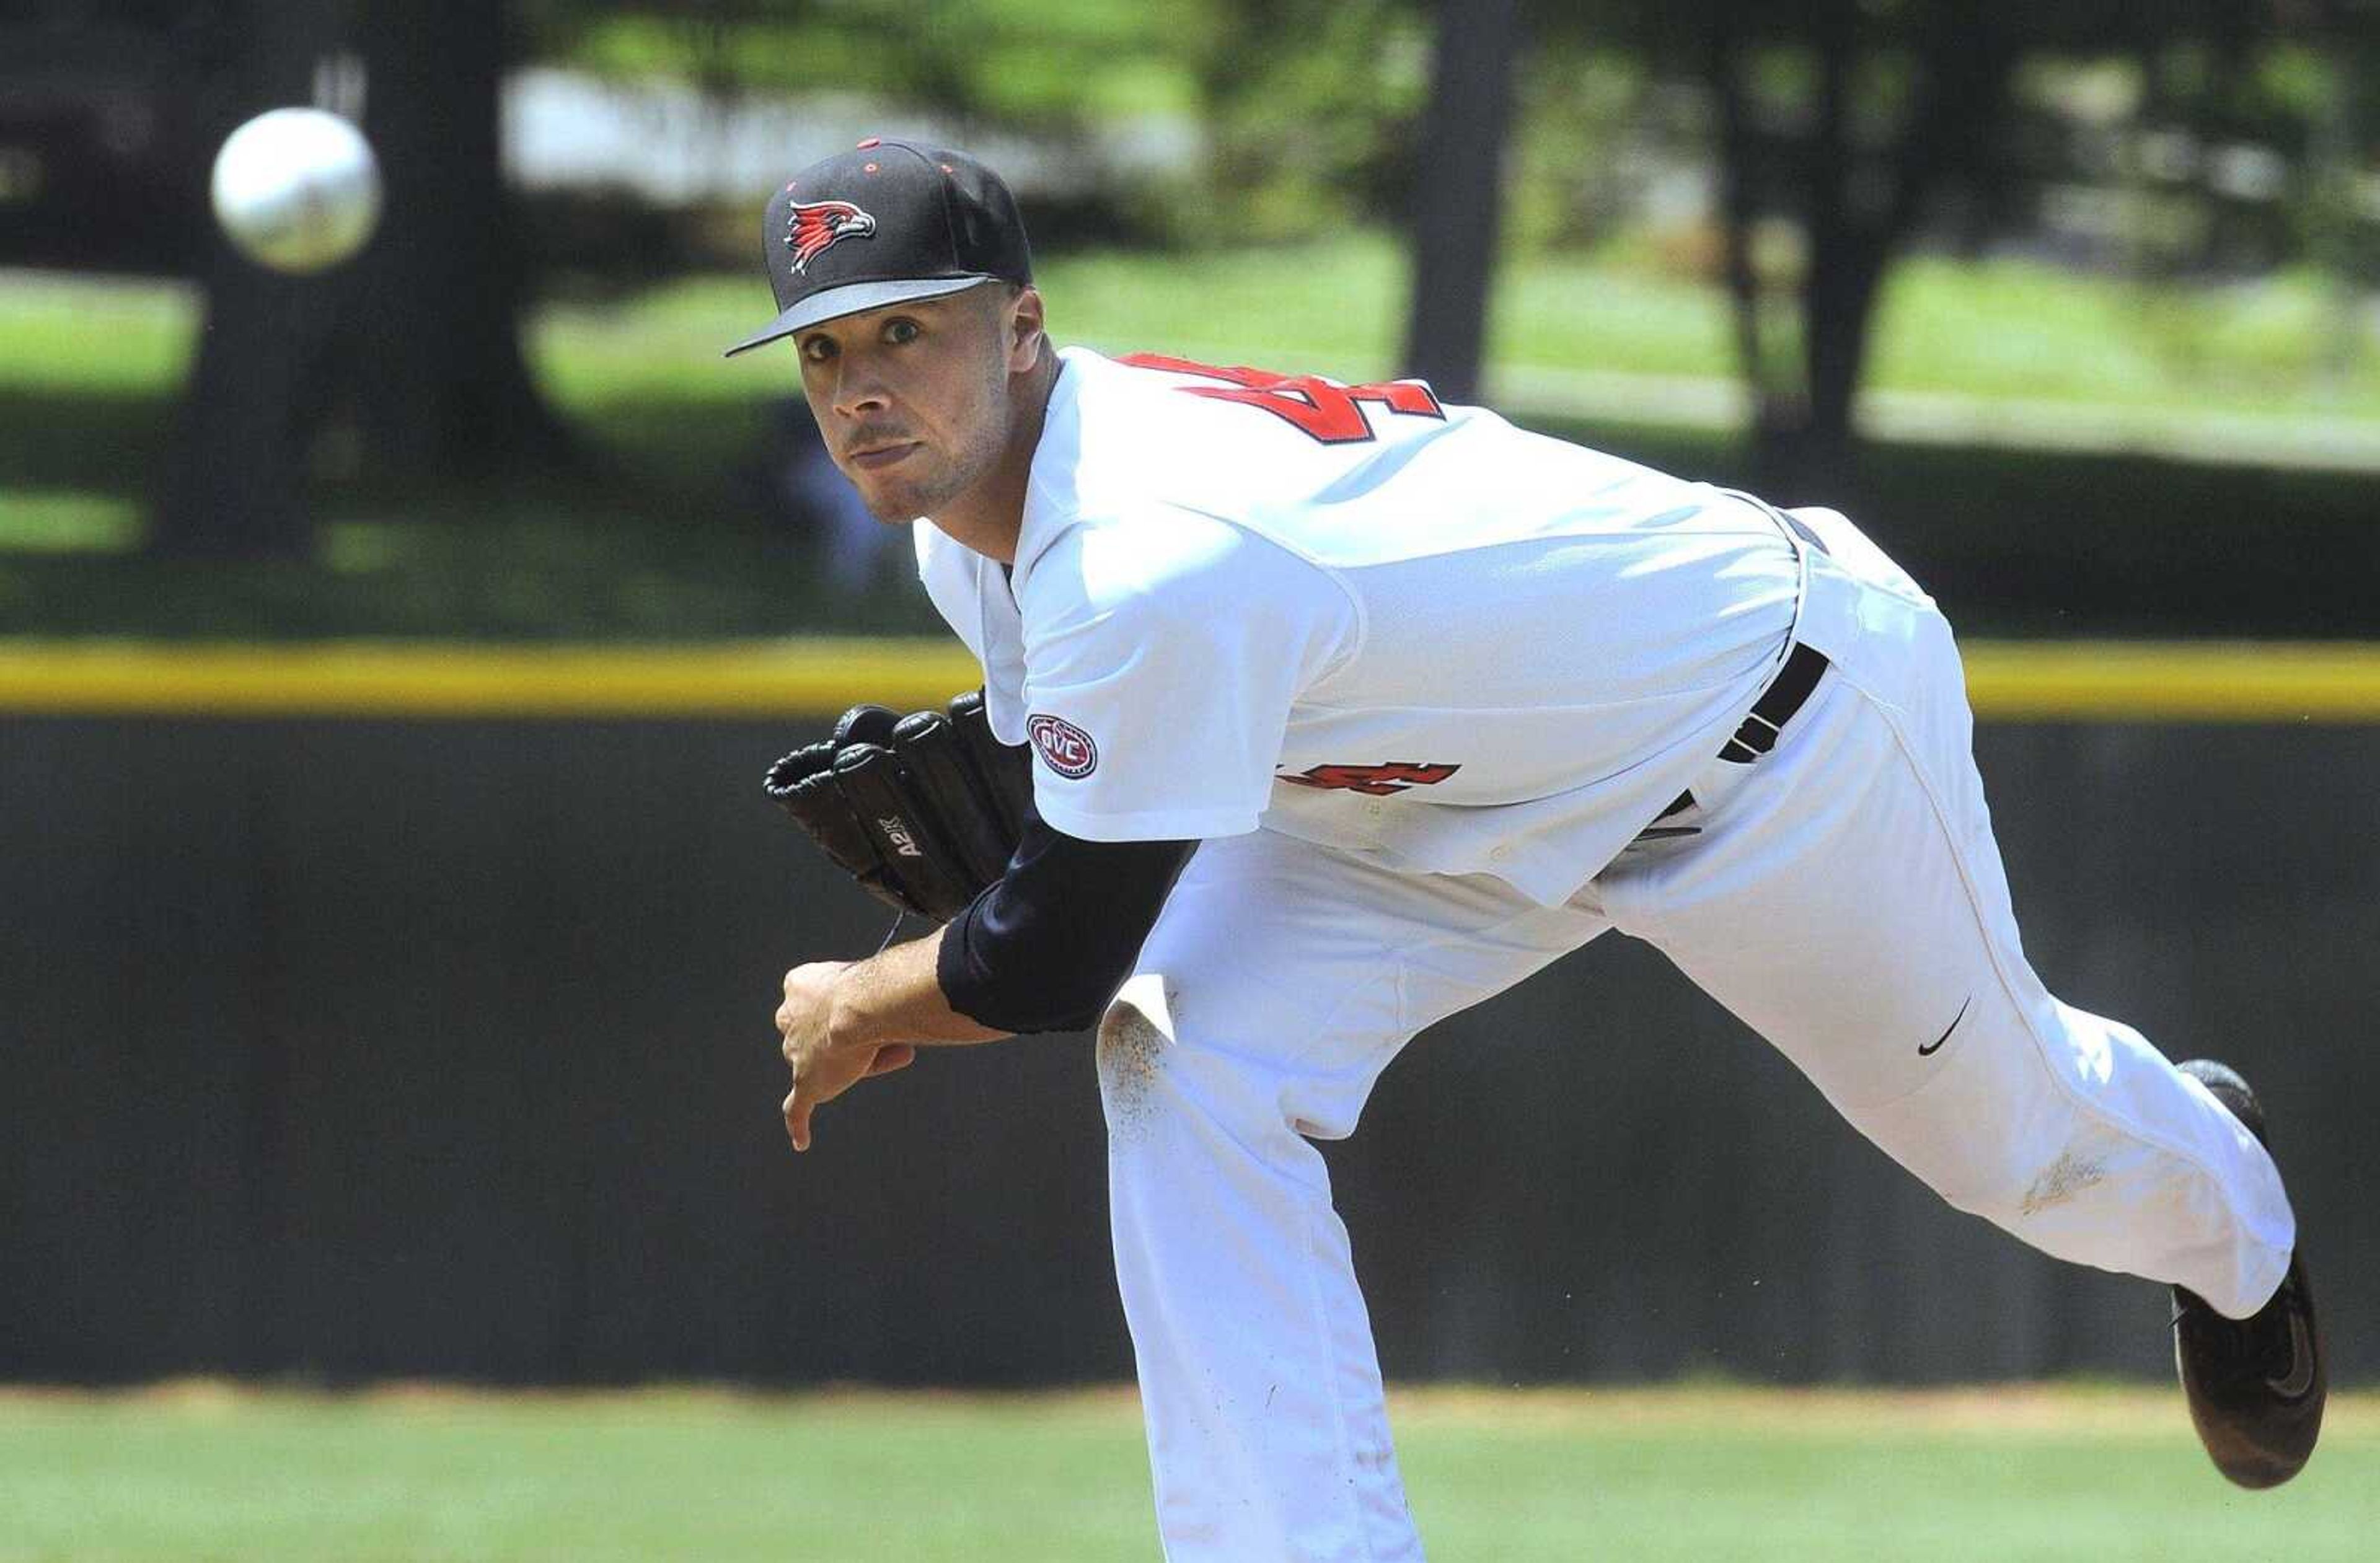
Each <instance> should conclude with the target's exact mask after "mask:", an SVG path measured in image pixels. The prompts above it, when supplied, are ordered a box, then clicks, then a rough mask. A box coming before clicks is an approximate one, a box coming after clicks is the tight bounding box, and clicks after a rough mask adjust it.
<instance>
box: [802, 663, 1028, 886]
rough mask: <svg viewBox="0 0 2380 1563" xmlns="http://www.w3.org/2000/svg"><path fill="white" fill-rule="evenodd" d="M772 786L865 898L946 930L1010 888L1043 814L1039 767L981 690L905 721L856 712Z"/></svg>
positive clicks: (863, 709) (875, 709) (877, 709)
mask: <svg viewBox="0 0 2380 1563" xmlns="http://www.w3.org/2000/svg"><path fill="white" fill-rule="evenodd" d="M767 786H768V792H769V796H771V798H774V799H775V800H776V801H777V803H778V804H779V806H782V807H783V809H784V811H785V812H786V813H787V814H790V815H792V816H793V817H794V823H795V824H796V825H799V826H800V827H801V828H802V829H803V830H807V831H808V832H809V833H810V839H811V840H813V841H815V842H818V844H819V845H820V846H821V847H824V848H825V849H826V854H827V855H828V856H829V857H831V858H832V859H834V861H835V863H836V864H837V866H840V867H842V868H843V869H844V871H845V872H846V873H848V874H850V875H851V876H852V877H853V878H856V879H857V880H858V881H859V884H860V888H861V889H863V890H865V891H868V894H870V895H872V896H874V897H876V899H877V900H879V901H881V902H883V903H885V904H886V905H888V906H892V907H896V908H898V909H899V910H901V911H903V912H914V913H916V914H917V915H919V916H921V917H930V918H932V919H933V920H934V921H935V922H937V923H946V922H948V921H950V920H951V919H952V918H953V917H955V916H957V915H959V914H960V913H961V912H963V911H965V909H966V905H967V903H969V902H971V901H973V900H974V899H975V897H976V892H977V891H980V890H982V889H983V887H984V886H986V885H988V884H990V883H991V882H992V881H993V880H994V879H997V878H1000V876H1001V873H1002V870H1004V869H1005V868H1006V867H1007V866H1008V859H1009V855H1010V854H1012V853H1014V851H1015V850H1016V840H1017V837H1018V835H1019V834H1020V833H1021V832H1022V831H1023V830H1024V828H1025V821H1026V818H1028V817H1029V816H1030V815H1031V813H1032V810H1033V770H1032V761H1031V757H1030V756H1029V754H1028V753H1027V752H1026V749H1025V747H1024V745H1007V744H1003V743H1002V742H1000V740H998V739H997V738H994V737H993V736H992V735H991V724H990V721H988V720H987V719H986V717H985V716H984V710H983V693H982V691H980V690H973V691H970V692H968V693H967V694H965V695H959V696H954V697H952V700H951V702H950V705H949V707H948V709H946V710H940V711H918V712H916V713H914V714H912V715H909V716H902V715H900V714H899V713H898V712H895V711H892V710H889V709H886V708H884V707H882V706H854V707H853V708H851V709H849V710H847V711H845V712H844V713H843V719H842V720H841V721H837V722H836V723H835V724H834V733H833V734H832V736H830V737H827V738H824V739H821V740H820V741H819V742H818V743H815V744H806V745H803V746H802V747H800V748H798V749H795V751H794V752H793V753H792V754H790V755H787V756H786V757H784V758H783V759H781V760H779V761H778V762H777V763H776V764H774V765H772V766H771V767H770V768H769V779H768V782H767Z"/></svg>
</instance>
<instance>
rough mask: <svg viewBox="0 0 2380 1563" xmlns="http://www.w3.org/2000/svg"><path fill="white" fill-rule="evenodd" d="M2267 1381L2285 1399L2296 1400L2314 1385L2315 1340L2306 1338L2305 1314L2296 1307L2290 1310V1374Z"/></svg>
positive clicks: (2274, 1391)
mask: <svg viewBox="0 0 2380 1563" xmlns="http://www.w3.org/2000/svg"><path fill="white" fill-rule="evenodd" d="M2265 1384H2267V1385H2268V1386H2270V1387H2271V1388H2272V1391H2273V1393H2274V1394H2276V1395H2278V1396H2279V1397H2280V1398H2281V1399H2284V1400H2294V1399H2297V1398H2298V1397H2299V1396H2301V1395H2302V1394H2304V1393H2305V1392H2306V1391H2307V1390H2309V1389H2311V1388H2313V1342H2312V1341H2311V1340H2308V1339H2306V1327H2305V1316H2304V1315H2301V1314H2300V1313H2299V1312H2298V1311H2297V1310H2296V1309H2294V1308H2292V1309H2290V1310H2289V1376H2288V1377H2287V1378H2267V1379H2266V1380H2265Z"/></svg>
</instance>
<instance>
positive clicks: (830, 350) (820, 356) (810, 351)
mask: <svg viewBox="0 0 2380 1563" xmlns="http://www.w3.org/2000/svg"><path fill="white" fill-rule="evenodd" d="M801 352H802V362H804V363H806V364H822V363H825V362H826V361H827V360H828V359H829V358H832V357H834V338H832V337H831V336H806V337H804V338H802V347H801Z"/></svg>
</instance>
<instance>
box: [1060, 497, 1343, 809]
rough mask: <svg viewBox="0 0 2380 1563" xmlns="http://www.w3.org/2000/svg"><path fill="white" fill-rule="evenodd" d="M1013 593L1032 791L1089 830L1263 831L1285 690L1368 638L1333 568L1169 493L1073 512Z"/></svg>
mask: <svg viewBox="0 0 2380 1563" xmlns="http://www.w3.org/2000/svg"><path fill="white" fill-rule="evenodd" d="M1018 606H1019V608H1020V609H1021V611H1022V614H1023V619H1024V634H1025V668H1026V672H1025V707H1026V737H1027V739H1028V741H1029V742H1030V743H1031V744H1032V745H1033V748H1034V751H1035V757H1034V782H1033V790H1034V801H1035V803H1036V804H1037V805H1038V807H1039V809H1040V811H1041V817H1042V818H1044V819H1046V820H1048V821H1049V822H1050V824H1051V825H1052V826H1054V827H1056V828H1057V829H1058V830H1062V831H1064V832H1065V833H1066V834H1068V835H1070V836H1075V837H1079V838H1081V839H1083V840H1086V841H1099V842H1123V841H1192V840H1203V839H1206V838H1209V837H1215V836H1230V835H1237V834H1240V833H1242V832H1244V831H1248V830H1255V829H1256V828H1257V817H1258V816H1259V815H1261V814H1262V813H1263V812H1264V809H1265V806H1266V804H1267V801H1268V799H1269V795H1270V794H1271V790H1272V782H1273V771H1274V768H1275V766H1276V765H1277V764H1278V763H1279V761H1280V758H1281V744H1282V738H1283V734H1284V733H1285V732H1286V730H1287V728H1288V724H1289V715H1290V707H1291V705H1292V703H1293V701H1294V699H1295V698H1296V697H1297V694H1298V692H1299V690H1300V689H1301V688H1303V687H1305V686H1306V685H1309V684H1310V683H1312V682H1313V681H1314V680H1315V679H1316V678H1317V677H1318V676H1319V675H1321V674H1322V673H1323V672H1326V671H1327V670H1329V669H1330V667H1332V666H1333V665H1335V664H1336V663H1337V662H1338V661H1339V660H1342V659H1343V658H1344V657H1345V656H1347V655H1348V654H1350V653H1351V652H1352V650H1353V649H1354V645H1355V642H1356V640H1357V638H1358V635H1359V625H1358V620H1357V615H1356V612H1355V608H1354V601H1353V600H1352V599H1351V598H1350V597H1349V595H1348V594H1347V592H1346V591H1345V589H1344V588H1342V586H1341V584H1340V583H1339V582H1338V581H1337V580H1336V579H1335V578H1334V577H1333V576H1332V575H1331V574H1330V572H1329V571H1328V570H1326V569H1324V568H1322V567H1319V566H1318V565H1316V564H1313V563H1309V562H1307V561H1306V560H1304V559H1301V558H1299V557H1298V556H1296V555H1295V554H1293V553H1291V552H1289V551H1286V550H1285V549H1282V548H1281V547H1280V546H1279V545H1277V544H1274V543H1272V542H1269V541H1267V540H1266V539H1263V538H1261V537H1258V536H1257V535H1256V534H1255V533H1253V532H1249V531H1246V530H1245V529H1243V528H1241V527H1235V526H1233V525H1231V524H1230V523H1228V522H1224V521H1220V520H1216V519H1214V518H1212V517H1209V516H1206V515H1197V514H1196V513H1193V512H1189V511H1184V510H1180V509H1177V508H1173V507H1170V506H1155V507H1151V509H1150V510H1149V511H1148V513H1147V514H1145V515H1136V516H1134V517H1130V518H1127V519H1122V520H1114V521H1088V522H1077V523H1075V525H1073V526H1070V527H1067V528H1066V530H1065V531H1064V532H1063V533H1062V535H1061V536H1060V537H1059V538H1058V539H1055V540H1054V541H1053V542H1052V543H1051V544H1050V546H1049V548H1048V549H1047V550H1046V551H1043V552H1041V553H1040V554H1039V555H1038V557H1037V558H1036V559H1035V560H1034V562H1033V564H1032V568H1031V571H1030V573H1029V575H1026V576H1022V577H1021V579H1020V588H1019V593H1018Z"/></svg>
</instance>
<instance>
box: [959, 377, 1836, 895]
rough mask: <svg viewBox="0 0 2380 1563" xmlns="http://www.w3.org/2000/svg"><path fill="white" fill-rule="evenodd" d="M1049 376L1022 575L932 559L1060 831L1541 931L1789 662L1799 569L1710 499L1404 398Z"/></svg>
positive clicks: (1706, 489)
mask: <svg viewBox="0 0 2380 1563" xmlns="http://www.w3.org/2000/svg"><path fill="white" fill-rule="evenodd" d="M1061 357H1062V360H1063V370H1062V373H1061V374H1060V375H1059V377H1058V380H1057V383H1056V387H1055V389H1054V391H1053V392H1052V394H1051V396H1050V404H1049V408H1048V413H1047V418H1046V421H1045V424H1044V428H1043V430H1042V434H1041V440H1040V443H1039V445H1038V448H1037V450H1036V452H1035V454H1034V459H1033V467H1032V479H1031V486H1030V490H1029V491H1028V493H1027V495H1026V506H1025V515H1024V524H1023V530H1022V532H1021V535H1020V537H1019V540H1018V545H1017V554H1016V560H1015V563H1014V569H1013V572H1011V571H1009V570H1005V569H1003V568H1002V565H1000V564H999V563H996V562H993V561H990V560H987V559H984V558H983V557H982V556H980V555H978V554H976V553H974V552H973V551H969V550H967V549H965V548H963V547H961V546H960V545H959V544H957V543H955V542H953V541H952V540H951V539H949V538H948V537H946V536H945V535H944V534H942V533H941V531H939V530H937V529H936V528H934V527H932V526H931V525H930V523H927V522H920V523H918V524H917V551H918V561H919V567H920V572H921V574H922V576H923V577H924V580H925V583H926V586H927V588H928V590H929V593H930V595H931V596H932V598H933V600H934V603H935V605H936V606H937V607H938V608H939V609H940V610H941V613H942V616H943V617H944V618H945V619H946V620H948V621H949V623H950V624H951V626H952V628H953V630H955V631H956V632H957V633H958V635H959V636H960V637H961V638H962V639H964V640H965V642H966V643H967V645H968V647H969V648H971V649H972V650H973V651H974V652H975V653H976V655H977V658H978V659H980V660H981V661H982V662H983V664H984V668H985V672H986V680H987V703H988V705H989V708H990V718H991V723H992V727H993V730H994V731H995V732H996V733H998V734H999V735H1000V736H1001V737H1002V739H1004V740H1006V741H1007V742H1010V743H1021V742H1026V741H1027V740H1028V739H1029V740H1030V741H1031V742H1032V744H1033V745H1034V747H1035V750H1036V752H1037V759H1036V764H1035V782H1034V787H1035V796H1036V801H1037V803H1038V806H1039V808H1040V811H1041V814H1042V817H1043V818H1045V819H1047V820H1048V821H1049V822H1050V824H1051V825H1052V826H1054V827H1056V828H1057V829H1058V830H1062V831H1065V832H1066V833H1068V834H1070V835H1074V836H1077V837H1080V838H1083V839H1086V840H1092V841H1136V840H1165V839H1175V840H1184V839H1193V838H1196V839H1208V838H1214V837H1220V836H1230V835H1235V834H1239V833H1242V832H1245V831H1248V830H1255V829H1257V828H1258V827H1262V828H1264V829H1267V830H1276V831H1279V832H1281V833H1282V834H1285V835H1289V836H1293V837H1297V838H1300V839H1303V840H1306V841H1310V842H1319V843H1322V844H1325V845H1330V846H1335V847H1340V848H1342V849H1347V850H1353V851H1357V852H1362V853H1366V854H1372V855H1374V856H1376V857H1377V858H1378V860H1379V861H1382V862H1383V863H1385V864H1387V865H1389V866H1396V867H1403V868H1412V869H1418V870H1424V871H1428V872H1434V873H1475V872H1476V873H1487V874H1492V875H1495V876H1497V877H1499V878H1502V879H1504V880H1505V881H1507V882H1509V883H1511V884H1512V885H1513V886H1514V887H1516V888H1517V889H1519V890H1520V891H1523V892H1524V894H1526V895H1528V896H1530V897H1531V898H1533V899H1535V900H1536V901H1538V902H1540V903H1544V904H1548V905H1551V904H1555V903H1560V902H1561V901H1562V900H1563V899H1564V898H1566V897H1568V896H1569V895H1570V894H1571V893H1572V892H1573V891H1576V890H1577V889H1578V887H1579V886H1580V885H1581V884H1583V883H1584V882H1585V880H1586V879H1588V878H1591V877H1592V876H1593V875H1594V874H1595V873H1596V872H1597V870H1598V869H1600V868H1601V867H1602V866H1604V865H1605V864H1606V863H1608V862H1609V860H1610V859H1611V857H1612V856H1613V855H1614V854H1616V853H1618V852H1619V850H1620V849H1621V847H1622V846H1624V845H1626V844H1627V842H1629V841H1630V840H1631V839H1632V838H1633V837H1634V836H1635V834H1636V833H1637V832H1638V831H1639V830H1642V829H1643V828H1644V827H1645V825H1646V824H1648V823H1649V822H1650V821H1651V820H1652V819H1653V818H1654V817H1655V816H1657V815H1658V814H1659V813H1660V812H1661V811H1662V810H1663V808H1665V807H1666V806H1668V805H1669V804H1670V802H1671V800H1673V799H1674V798H1675V797H1676V796H1677V795H1678V794H1679V793H1680V792H1681V791H1682V789H1684V788H1685V786H1686V785H1687V784H1688V782H1689V781H1690V780H1691V779H1692V778H1693V776H1694V773H1695V772H1697V771H1699V770H1701V769H1704V768H1706V766H1707V765H1708V764H1709V762H1710V761H1711V759H1712V757H1714V756H1716V755H1717V754H1718V750H1719V748H1720V746H1721V745H1723V744H1724V743H1725V742H1726V740H1727V739H1728V737H1729V736H1730V733H1732V732H1733V731H1734V729H1735V727H1736V725H1737V723H1738V722H1739V721H1741V720H1742V718H1743V713H1744V711H1745V710H1746V709H1748V708H1749V707H1750V706H1751V704H1752V702H1753V701H1754V699H1755V697H1757V695H1758V693H1759V690H1760V687H1761V685H1762V684H1763V683H1764V681H1766V680H1767V678H1768V677H1769V675H1770V674H1771V673H1772V672H1774V671H1775V669H1776V667H1777V665H1778V663H1779V659H1780V658H1781V656H1782V655H1783V653H1784V651H1785V649H1786V648H1787V646H1788V644H1789V641H1790V637H1791V633H1792V630H1793V626H1794V622H1795V614H1796V610H1797V606H1798V604H1799V603H1800V600H1801V598H1802V593H1803V585H1804V580H1805V576H1804V571H1803V562H1802V560H1801V558H1800V555H1799V551H1798V550H1797V548H1796V547H1795V545H1794V543H1793V542H1792V541H1791V539H1790V538H1789V537H1788V536H1787V535H1786V534H1785V533H1783V532H1782V531H1781V530H1780V528H1779V526H1778V525H1777V524H1776V522H1775V521H1774V519H1773V518H1772V517H1771V516H1770V515H1768V514H1767V512H1766V511H1765V510H1763V509H1761V508H1759V507H1757V506H1755V505H1754V504H1752V503H1748V502H1745V501H1743V500H1741V499H1738V498H1736V497H1734V496H1731V495H1729V494H1727V493H1725V492H1723V491H1719V490H1717V489H1714V488H1711V487H1710V486H1708V485H1706V484H1700V483H1690V482H1686V481H1682V480H1681V479H1675V478H1671V477H1668V476H1666V475H1664V474H1661V473H1658V472H1656V471H1653V470H1651V469H1649V468H1646V467H1643V466H1636V465H1634V464H1633V463H1631V462H1627V461H1623V460H1621V459H1619V458H1618V457H1615V456H1610V455H1607V454H1601V453H1598V452H1596V451H1591V450H1586V449H1584V448H1581V447H1579V446H1575V445H1570V444H1565V443H1563V442H1559V441H1555V440H1550V439H1547V438H1544V437H1541V436H1538V435H1535V434H1531V433H1528V432H1525V431H1524V430H1518V429H1515V428H1513V427H1512V425H1510V424H1509V423H1507V422H1505V421H1504V420H1503V419H1502V418H1499V417H1497V416H1496V415H1495V414H1493V413H1491V412H1488V411H1485V410H1482V409H1479V408H1474V407H1461V406H1441V405H1440V404H1439V403H1438V402H1437V401H1436V399H1435V398H1434V397H1433V396H1432V395H1431V394H1429V393H1428V392H1427V390H1426V389H1425V388H1423V387H1422V386H1420V385H1419V384H1418V383H1415V382H1397V383H1393V384H1386V385H1378V386H1353V387H1350V386H1342V385H1339V384H1337V383H1335V382H1326V381H1320V380H1317V379H1313V378H1311V377H1305V378H1295V379H1283V378H1281V377H1279V376H1273V375H1268V374H1260V373H1258V372H1257V371H1253V370H1216V369H1208V368H1205V367H1203V366H1197V365H1191V364H1186V363H1183V362H1181V361H1179V360H1172V359H1164V360H1158V359H1149V358H1139V359H1134V360H1126V361H1111V360H1110V359H1107V358H1104V357H1100V356H1099V355H1098V354H1095V353H1091V352H1087V351H1085V350H1083V349H1080V348H1069V349H1066V350H1065V351H1064V352H1063V353H1062V355H1061Z"/></svg>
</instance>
